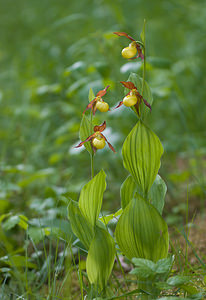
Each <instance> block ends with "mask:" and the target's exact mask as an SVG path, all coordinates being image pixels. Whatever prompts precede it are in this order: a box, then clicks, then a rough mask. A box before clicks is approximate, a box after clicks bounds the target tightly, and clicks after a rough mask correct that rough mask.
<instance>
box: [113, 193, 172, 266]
mask: <svg viewBox="0 0 206 300" xmlns="http://www.w3.org/2000/svg"><path fill="white" fill-rule="evenodd" d="M115 236H116V239H117V243H118V245H119V247H120V249H121V251H122V252H123V253H124V254H125V255H126V256H127V257H128V258H130V259H131V258H133V257H140V258H145V259H149V260H152V261H154V262H156V261H157V260H159V259H161V258H165V257H167V253H168V246H169V240H168V229H167V225H166V223H165V221H164V220H163V218H162V217H161V216H160V215H159V213H158V212H157V210H156V209H155V208H154V207H153V206H152V205H151V204H150V203H149V202H148V201H146V200H144V199H143V198H141V197H140V196H139V195H137V194H136V197H135V198H133V199H132V200H131V201H130V202H129V204H128V205H127V206H126V208H125V209H124V210H123V213H122V215H121V217H120V219H119V221H118V223H117V227H116V230H115Z"/></svg>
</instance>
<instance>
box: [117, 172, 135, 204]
mask: <svg viewBox="0 0 206 300" xmlns="http://www.w3.org/2000/svg"><path fill="white" fill-rule="evenodd" d="M136 188H137V185H136V183H135V181H134V179H133V178H132V176H131V175H129V176H128V177H127V178H126V180H125V181H124V182H123V184H122V186H121V190H120V194H121V206H122V208H123V209H125V207H126V206H127V204H128V203H129V202H130V201H131V200H132V198H133V196H134V193H135V191H136Z"/></svg>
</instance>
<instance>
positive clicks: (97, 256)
mask: <svg viewBox="0 0 206 300" xmlns="http://www.w3.org/2000/svg"><path fill="white" fill-rule="evenodd" d="M115 253H116V252H115V244H114V240H113V239H112V237H111V236H110V234H109V233H108V231H106V230H104V229H102V228H100V227H96V231H95V237H94V239H93V241H92V243H91V245H90V248H89V252H88V256H87V261H86V270H87V274H88V278H89V281H90V283H91V284H94V285H95V286H96V287H97V288H98V289H99V290H100V291H101V290H102V289H104V287H105V286H106V283H107V280H108V279H109V276H110V274H111V271H112V268H113V264H114V259H115Z"/></svg>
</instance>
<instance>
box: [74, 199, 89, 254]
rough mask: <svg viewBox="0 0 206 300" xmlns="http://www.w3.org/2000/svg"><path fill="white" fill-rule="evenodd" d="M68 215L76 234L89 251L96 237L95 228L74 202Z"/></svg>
mask: <svg viewBox="0 0 206 300" xmlns="http://www.w3.org/2000/svg"><path fill="white" fill-rule="evenodd" d="M68 214H69V220H70V222H71V225H72V230H73V232H74V234H75V235H76V236H77V237H78V238H79V239H80V241H81V242H82V243H83V244H84V246H85V247H86V248H87V249H89V246H90V244H91V241H92V239H93V237H94V229H93V226H92V225H91V223H90V222H89V221H88V220H87V219H86V218H85V216H84V215H83V213H82V211H81V209H80V208H79V206H78V205H77V204H76V203H74V202H73V201H71V202H70V204H69V207H68Z"/></svg>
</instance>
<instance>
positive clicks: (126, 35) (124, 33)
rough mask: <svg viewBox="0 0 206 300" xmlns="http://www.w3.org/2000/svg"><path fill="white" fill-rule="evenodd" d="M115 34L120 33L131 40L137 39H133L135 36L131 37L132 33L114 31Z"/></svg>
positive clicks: (119, 34)
mask: <svg viewBox="0 0 206 300" xmlns="http://www.w3.org/2000/svg"><path fill="white" fill-rule="evenodd" d="M113 33H114V34H116V35H118V36H125V37H126V38H128V39H129V40H130V41H135V39H133V37H131V36H130V35H128V34H127V33H126V32H119V31H117V32H113Z"/></svg>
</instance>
